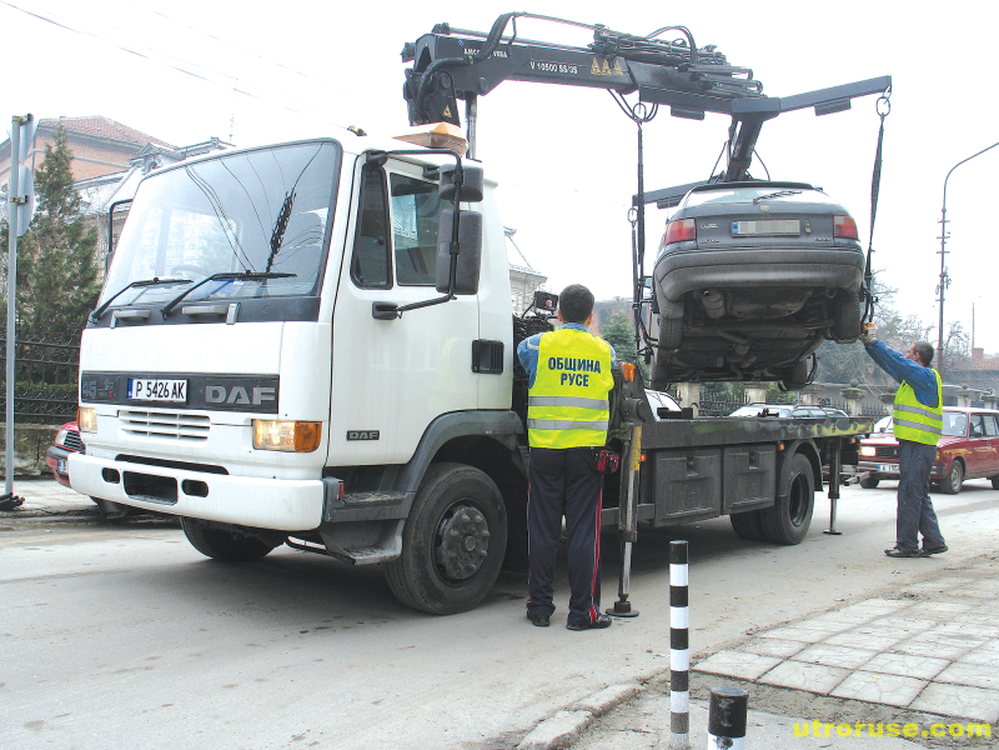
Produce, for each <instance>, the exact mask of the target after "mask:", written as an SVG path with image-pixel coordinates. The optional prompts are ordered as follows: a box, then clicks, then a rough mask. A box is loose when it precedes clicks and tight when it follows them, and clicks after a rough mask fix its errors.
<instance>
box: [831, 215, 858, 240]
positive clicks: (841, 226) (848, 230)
mask: <svg viewBox="0 0 999 750" xmlns="http://www.w3.org/2000/svg"><path fill="white" fill-rule="evenodd" d="M833 236H834V237H843V238H844V239H848V240H856V239H859V237H860V235H858V234H857V222H855V221H854V220H853V217H852V216H834V217H833Z"/></svg>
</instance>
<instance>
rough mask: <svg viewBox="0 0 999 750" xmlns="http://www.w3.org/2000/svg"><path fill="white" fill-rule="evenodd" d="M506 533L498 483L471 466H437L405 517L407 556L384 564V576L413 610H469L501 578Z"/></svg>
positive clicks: (404, 550) (404, 549)
mask: <svg viewBox="0 0 999 750" xmlns="http://www.w3.org/2000/svg"><path fill="white" fill-rule="evenodd" d="M506 537H507V517H506V507H505V505H504V504H503V496H502V495H501V494H500V491H499V488H498V487H497V486H496V483H495V482H493V480H492V479H490V478H489V477H488V476H487V475H486V474H485V473H484V472H482V471H480V470H479V469H476V468H475V467H472V466H465V465H463V464H451V463H443V464H434V465H432V466H431V467H430V468H429V469H428V470H427V475H426V477H424V479H423V483H422V484H421V486H420V491H419V493H418V494H417V496H416V500H415V501H414V503H413V507H412V509H411V510H410V513H409V518H408V520H407V521H406V527H405V529H404V530H403V534H402V554H401V555H400V557H399V558H398V559H396V560H393V561H392V562H390V563H388V564H387V565H386V566H385V578H386V580H387V581H388V585H389V588H391V589H392V593H393V594H395V596H396V597H397V598H398V599H399V601H401V602H402V603H403V604H405V605H407V606H409V607H412V608H413V609H417V610H420V611H421V612H429V613H430V614H434V615H450V614H455V613H456V612H465V611H467V610H470V609H472V608H473V607H475V606H476V605H478V604H479V603H480V602H481V601H482V600H483V599H484V598H485V597H486V595H487V594H488V593H489V591H490V590H491V589H492V587H493V584H494V583H495V582H496V577H497V576H498V575H499V571H500V567H501V566H502V564H503V553H504V551H505V549H506Z"/></svg>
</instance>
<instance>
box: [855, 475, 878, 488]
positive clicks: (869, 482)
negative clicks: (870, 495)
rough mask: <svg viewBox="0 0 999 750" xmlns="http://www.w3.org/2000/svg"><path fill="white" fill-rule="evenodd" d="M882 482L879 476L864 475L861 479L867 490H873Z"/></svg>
mask: <svg viewBox="0 0 999 750" xmlns="http://www.w3.org/2000/svg"><path fill="white" fill-rule="evenodd" d="M880 483H881V480H880V479H878V478H877V477H864V478H863V479H861V480H860V486H861V487H863V488H864V489H865V490H873V489H874V488H875V487H877V486H878V485H879V484H880Z"/></svg>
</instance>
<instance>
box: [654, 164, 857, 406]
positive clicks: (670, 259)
mask: <svg viewBox="0 0 999 750" xmlns="http://www.w3.org/2000/svg"><path fill="white" fill-rule="evenodd" d="M865 265H866V259H865V256H864V252H863V249H862V247H861V245H860V241H859V238H858V234H857V224H856V222H855V221H854V220H853V218H852V217H851V216H850V214H849V212H848V211H847V210H846V209H845V208H843V206H841V205H840V204H839V203H837V202H836V201H834V200H833V199H832V198H830V197H829V196H828V195H826V194H825V193H824V192H822V191H821V190H820V189H818V188H815V187H813V186H811V185H809V184H807V183H803V182H773V181H751V182H729V183H713V184H707V185H701V186H698V187H695V188H694V189H692V190H690V191H689V192H688V193H687V194H686V195H685V196H684V197H683V199H682V200H681V201H680V203H679V204H678V207H677V210H676V212H675V213H674V214H673V216H672V218H671V220H670V221H669V223H668V224H667V226H666V233H665V235H664V236H663V240H662V243H661V245H660V250H659V256H658V258H657V260H656V265H655V270H654V273H653V279H654V288H655V297H656V304H657V307H658V310H659V344H658V352H657V356H656V369H655V371H654V372H653V378H652V381H653V387H661V386H662V384H664V383H669V382H677V381H693V382H703V381H713V380H721V381H753V380H756V381H768V380H769V381H773V380H777V381H782V382H783V383H784V384H785V386H786V387H788V388H800V387H801V386H803V385H805V383H806V382H807V381H808V378H809V376H810V372H809V369H810V368H809V366H808V360H809V358H810V355H812V354H813V353H814V352H815V350H816V349H817V348H818V347H819V345H820V344H821V343H822V342H823V341H825V340H827V339H830V340H834V341H837V342H840V343H848V342H851V341H855V340H856V338H857V336H858V335H859V334H860V330H861V309H862V299H863V298H862V293H863V279H864V269H865Z"/></svg>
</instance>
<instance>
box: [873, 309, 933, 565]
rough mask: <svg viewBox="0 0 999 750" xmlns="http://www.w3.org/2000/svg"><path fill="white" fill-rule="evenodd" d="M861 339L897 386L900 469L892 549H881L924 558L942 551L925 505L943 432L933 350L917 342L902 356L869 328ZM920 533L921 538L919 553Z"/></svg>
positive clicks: (930, 510)
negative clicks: (931, 473)
mask: <svg viewBox="0 0 999 750" xmlns="http://www.w3.org/2000/svg"><path fill="white" fill-rule="evenodd" d="M860 340H861V341H863V343H864V348H865V349H866V350H867V354H868V355H869V356H870V357H871V359H873V360H874V361H875V362H876V363H877V364H878V366H879V367H880V368H881V369H882V370H884V371H885V372H887V373H888V374H889V375H891V376H892V377H893V378H895V380H897V381H898V382H899V386H898V390H897V391H895V410H894V413H893V416H892V420H893V422H894V431H895V438H896V439H897V440H898V466H899V480H898V505H897V509H896V513H895V546H894V547H893V548H891V549H886V550H885V554H886V555H888V557H927V556H929V555H937V554H940V553H942V552H946V551H947V545H946V544H945V543H944V538H943V535H942V534H941V533H940V525H939V524H938V523H937V516H936V513H935V512H934V511H933V503H932V502H931V501H930V471H931V470H932V469H933V463H934V461H936V456H937V448H936V446H937V441H938V440H939V439H940V433H941V432H942V431H943V385H942V383H941V380H940V373H938V372H937V371H936V370H934V369H932V368H931V367H930V363H931V362H932V361H933V346H932V345H930V344H928V343H927V342H925V341H917V342H916V343H915V344H913V345H912V346H911V347H909V353H908V354H905V355H903V354H901V353H900V352H897V351H895V350H894V349H892V348H890V347H889V346H887V345H886V344H885V343H884V342H883V341H878V340H877V339H876V338H875V336H874V329H873V328H871V329H870V330H869V331H867V332H866V333H865V334H863V335H862V336H861V337H860ZM919 535H922V537H923V546H922V548H921V549H920V547H919Z"/></svg>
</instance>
